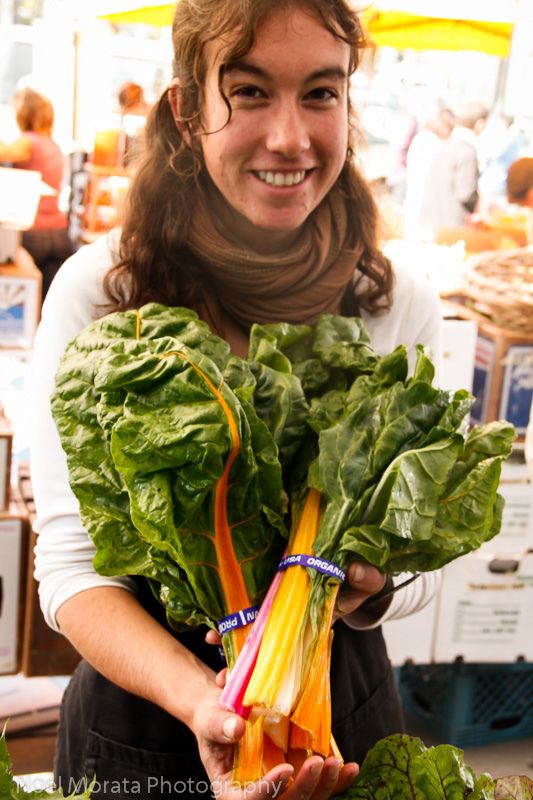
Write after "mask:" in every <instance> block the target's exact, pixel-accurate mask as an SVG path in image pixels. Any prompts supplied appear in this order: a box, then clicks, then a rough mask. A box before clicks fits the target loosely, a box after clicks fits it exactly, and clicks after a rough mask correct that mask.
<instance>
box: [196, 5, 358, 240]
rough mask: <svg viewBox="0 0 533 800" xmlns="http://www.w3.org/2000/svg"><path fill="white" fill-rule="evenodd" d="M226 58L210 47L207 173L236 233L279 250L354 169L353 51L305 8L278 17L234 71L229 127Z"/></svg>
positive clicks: (263, 26) (261, 29)
mask: <svg viewBox="0 0 533 800" xmlns="http://www.w3.org/2000/svg"><path fill="white" fill-rule="evenodd" d="M217 48H218V49H217ZM226 52H227V48H224V49H220V44H218V45H217V44H216V43H213V44H211V45H210V46H209V47H208V52H207V57H208V60H209V70H208V74H207V79H206V87H205V89H206V92H205V103H204V106H203V109H202V116H201V122H202V133H201V134H200V135H201V144H202V150H203V155H204V159H205V165H206V168H207V171H208V173H209V175H210V177H211V179H212V181H213V183H214V184H215V186H216V187H217V188H218V189H219V191H220V192H221V194H222V196H223V197H224V199H225V200H226V201H227V205H225V207H224V209H223V211H222V213H223V215H224V218H225V222H226V224H229V225H230V227H232V228H233V230H234V231H235V232H236V233H237V234H238V235H239V237H240V238H241V239H243V240H244V241H246V242H247V243H248V244H249V245H251V246H252V247H253V248H255V249H256V250H257V251H260V252H272V251H274V252H275V251H279V250H281V249H283V247H285V246H287V245H288V244H290V243H291V242H292V241H293V240H294V239H295V238H296V237H297V235H298V231H299V229H300V228H301V226H302V225H303V223H304V222H305V220H306V219H307V217H308V216H309V214H310V213H311V212H312V211H313V210H314V209H315V208H316V207H317V206H318V204H319V203H320V202H321V200H322V199H323V198H324V197H325V195H326V194H327V193H328V192H329V190H330V189H331V187H332V186H333V184H334V183H335V181H336V180H337V178H338V176H339V173H340V172H341V169H342V167H343V165H344V163H345V160H346V152H347V147H348V69H349V61H350V49H349V46H348V45H347V44H346V43H345V42H343V41H342V40H341V39H338V38H336V37H335V36H333V35H332V34H331V33H330V32H329V31H328V30H327V29H326V28H325V27H324V26H323V25H322V23H321V21H320V20H319V19H318V18H317V17H316V16H314V15H312V14H311V13H309V12H306V11H305V10H303V9H302V8H299V7H295V8H293V9H291V10H290V11H286V10H275V11H273V12H272V13H270V14H269V15H268V17H267V18H266V19H265V21H264V22H263V23H262V24H261V25H260V26H259V28H258V29H257V31H256V36H255V43H254V46H253V47H252V49H251V50H250V51H249V52H248V53H247V54H246V55H245V56H244V57H243V58H242V59H240V60H239V61H237V62H232V63H231V62H230V63H228V64H226V65H225V67H224V75H223V81H222V88H223V90H224V94H225V95H226V97H227V98H228V100H229V102H230V104H231V109H232V114H231V120H230V122H229V123H228V122H227V119H228V109H227V106H226V104H225V103H224V100H223V98H222V96H221V94H220V91H219V87H218V76H219V69H220V65H221V63H222V61H223V58H224V56H225V53H226ZM210 131H213V133H210Z"/></svg>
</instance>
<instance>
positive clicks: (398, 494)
mask: <svg viewBox="0 0 533 800" xmlns="http://www.w3.org/2000/svg"><path fill="white" fill-rule="evenodd" d="M433 375H434V370H433V365H432V364H431V361H430V359H429V357H428V355H427V354H426V353H425V352H424V350H423V348H422V347H420V348H419V354H418V361H417V364H416V368H415V371H414V374H413V376H412V377H408V363H407V353H406V349H405V348H404V347H402V346H400V347H397V348H396V349H395V350H394V351H393V352H392V353H390V354H386V355H383V356H382V355H379V354H378V353H377V352H376V351H375V350H374V349H373V347H372V344H371V341H370V338H369V336H368V333H367V331H366V329H365V326H364V323H363V322H362V320H360V319H358V318H345V317H338V316H329V315H325V316H323V317H321V318H320V319H319V321H318V323H317V324H316V326H315V327H314V328H311V327H308V326H294V325H288V324H277V325H266V326H254V327H253V328H252V331H251V335H250V347H249V351H248V355H247V358H246V359H241V358H238V357H237V356H234V355H232V354H231V353H230V349H229V346H228V344H227V343H226V342H225V341H224V340H222V339H220V338H219V337H216V336H214V335H213V334H211V333H210V331H209V328H208V326H207V325H206V324H205V323H203V322H201V321H200V320H198V318H197V317H196V315H195V314H194V313H193V312H191V311H189V310H187V309H181V308H167V307H165V306H161V305H158V304H148V305H146V306H144V307H143V308H141V309H139V310H132V311H128V312H120V313H114V314H110V315H108V316H107V317H104V318H102V319H100V320H98V321H97V322H95V323H93V324H92V325H90V326H89V327H88V328H86V329H85V330H84V331H82V332H81V333H80V334H78V336H77V337H76V338H75V339H74V340H73V342H72V343H71V344H70V345H69V347H68V348H67V350H66V353H65V355H64V356H63V359H62V361H61V365H60V368H59V371H58V374H57V377H56V389H55V392H54V394H53V397H52V412H53V415H54V419H55V421H56V425H57V427H58V431H59V434H60V437H61V441H62V445H63V447H64V449H65V452H66V455H67V462H68V467H69V474H70V482H71V486H72V489H73V491H74V493H75V494H76V496H77V498H78V500H79V502H80V512H81V518H82V521H83V524H84V525H85V527H86V528H87V530H88V532H89V535H90V537H91V539H92V540H93V542H94V544H95V546H96V556H95V561H94V564H95V568H96V570H97V571H98V572H100V573H102V574H106V575H142V576H145V577H146V578H148V580H149V581H150V583H151V586H152V589H153V591H154V593H155V595H156V596H157V597H158V599H159V600H160V601H161V602H162V603H163V605H164V606H165V608H166V611H167V616H168V619H169V622H170V624H171V625H172V626H174V627H175V628H176V629H178V630H183V629H184V628H185V627H186V626H197V625H199V624H207V625H209V626H210V627H212V628H214V629H215V630H219V632H220V633H221V635H222V644H223V647H224V651H225V654H226V659H227V662H228V667H229V678H228V681H227V684H226V687H225V689H224V691H223V694H222V697H221V702H222V703H223V705H224V706H225V707H226V708H228V709H232V710H235V711H237V712H238V713H240V714H242V716H244V717H245V719H247V727H246V734H245V736H244V738H243V740H241V742H240V743H239V745H238V746H237V747H236V756H235V766H234V779H235V780H236V781H242V782H244V781H248V780H255V779H257V778H258V777H259V776H260V775H261V774H262V773H263V772H264V771H266V770H268V768H269V767H270V766H271V765H273V764H275V763H280V761H281V760H289V761H291V762H292V763H299V761H301V756H302V755H305V754H306V753H311V752H316V753H319V754H321V755H323V756H326V755H328V754H329V753H330V752H332V753H335V754H336V755H339V756H340V755H341V754H340V753H339V752H338V749H337V748H336V745H335V743H334V741H333V738H332V736H331V703H330V695H329V657H330V655H329V654H330V650H331V638H332V635H333V634H332V627H331V623H332V616H333V611H334V608H335V603H336V598H337V594H338V591H339V589H340V587H341V585H342V580H343V577H344V572H345V570H346V568H347V566H348V565H349V564H350V563H351V562H352V561H354V560H362V561H365V562H367V563H370V564H373V565H375V566H377V567H378V568H379V569H380V570H382V571H383V572H386V573H390V574H392V575H395V574H398V573H400V572H406V571H407V572H411V573H414V574H416V573H419V572H421V571H425V570H433V569H438V568H440V567H442V566H443V565H445V564H447V563H449V562H450V561H451V560H453V559H455V558H457V557H459V556H461V555H463V554H465V553H468V552H470V551H471V550H473V549H475V548H478V547H479V546H481V544H483V542H485V541H487V540H488V539H490V538H491V537H493V536H494V535H496V534H497V533H498V531H499V528H500V524H501V513H502V508H503V500H502V498H501V497H500V496H499V495H498V493H497V489H498V484H499V477H500V469H501V462H502V460H503V459H504V458H505V457H506V456H507V455H508V454H509V453H510V450H511V447H512V443H513V441H514V438H515V432H514V429H513V427H512V426H511V425H510V424H508V423H507V422H496V423H491V424H489V425H485V426H482V427H475V428H473V429H472V430H471V431H470V432H469V431H468V426H467V422H466V418H467V415H468V411H469V409H470V408H471V406H472V404H473V398H472V397H471V395H470V394H469V393H468V392H466V391H459V392H455V393H450V392H447V391H444V390H440V389H438V388H435V387H433V385H432V381H433ZM259 609H260V610H259ZM254 619H255V623H254V622H253V621H254ZM252 623H253V625H252Z"/></svg>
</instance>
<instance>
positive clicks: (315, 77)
mask: <svg viewBox="0 0 533 800" xmlns="http://www.w3.org/2000/svg"><path fill="white" fill-rule="evenodd" d="M235 72H244V73H246V74H248V75H254V76H255V77H257V78H262V79H263V80H271V79H272V78H271V76H270V74H269V73H268V72H267V71H266V70H264V69H263V68H262V67H258V66H257V65H256V64H253V63H251V62H250V61H246V60H245V59H238V60H236V61H230V62H228V63H227V64H224V65H223V66H222V69H221V77H224V76H226V75H231V74H232V73H235ZM347 78H348V74H347V72H346V71H345V70H344V69H342V67H338V66H332V67H324V68H323V69H318V70H316V71H315V72H312V73H311V74H310V75H309V76H308V77H307V78H306V79H305V83H312V82H313V81H319V80H341V81H345V80H347Z"/></svg>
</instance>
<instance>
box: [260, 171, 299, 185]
mask: <svg viewBox="0 0 533 800" xmlns="http://www.w3.org/2000/svg"><path fill="white" fill-rule="evenodd" d="M257 174H258V175H259V177H260V178H261V180H262V181H264V182H265V183H268V184H270V185H271V186H296V185H297V184H298V183H301V182H302V181H303V179H304V178H305V171H304V170H302V171H301V172H289V173H284V172H265V171H263V170H261V171H260V172H258V173H257Z"/></svg>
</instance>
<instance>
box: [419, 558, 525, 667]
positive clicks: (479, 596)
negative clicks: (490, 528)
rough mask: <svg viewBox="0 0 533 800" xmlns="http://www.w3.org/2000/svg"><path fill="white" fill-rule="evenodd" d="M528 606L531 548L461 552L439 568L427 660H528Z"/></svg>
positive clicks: (449, 661) (478, 661)
mask: <svg viewBox="0 0 533 800" xmlns="http://www.w3.org/2000/svg"><path fill="white" fill-rule="evenodd" d="M532 608H533V553H526V554H524V555H522V556H515V555H513V554H511V555H507V556H506V555H505V554H503V553H488V552H482V551H477V552H474V553H469V554H468V555H466V556H462V557H461V558H459V559H457V560H456V561H453V562H452V563H451V564H447V565H446V567H444V569H443V581H442V587H441V590H440V593H439V599H438V611H437V618H436V637H435V647H434V652H433V660H434V661H436V662H439V663H451V662H452V661H455V660H456V659H458V658H461V659H463V660H464V661H465V662H473V663H511V662H513V661H516V660H517V659H519V658H524V659H525V660H526V661H531V660H533V636H532V635H531V609H532Z"/></svg>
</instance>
